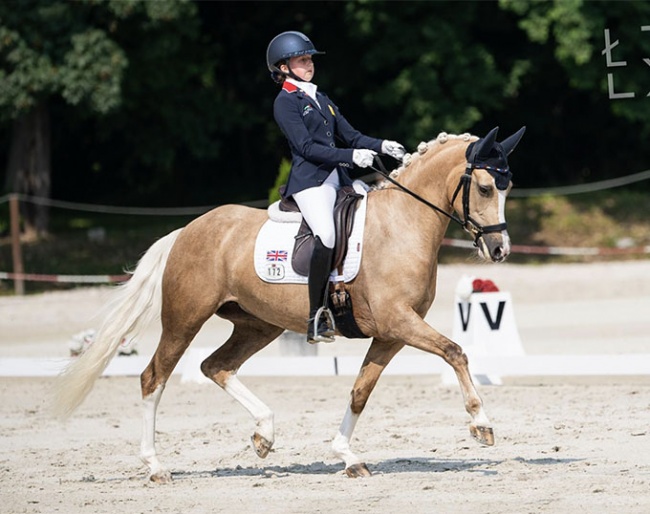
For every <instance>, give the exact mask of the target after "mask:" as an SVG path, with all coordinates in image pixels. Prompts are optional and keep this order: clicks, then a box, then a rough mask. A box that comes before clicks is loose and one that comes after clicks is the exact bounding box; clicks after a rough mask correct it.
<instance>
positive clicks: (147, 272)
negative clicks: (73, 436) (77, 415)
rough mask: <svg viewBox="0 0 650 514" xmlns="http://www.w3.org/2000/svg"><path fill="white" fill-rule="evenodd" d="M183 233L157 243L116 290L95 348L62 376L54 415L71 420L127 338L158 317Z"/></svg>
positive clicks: (58, 386) (54, 399)
mask: <svg viewBox="0 0 650 514" xmlns="http://www.w3.org/2000/svg"><path fill="white" fill-rule="evenodd" d="M181 230H182V229H178V230H175V231H174V232H171V233H170V234H167V235H166V236H165V237H163V238H161V239H159V240H158V241H156V242H155V243H154V244H153V245H152V246H151V247H150V248H149V250H147V252H146V253H145V254H144V255H143V256H142V258H141V259H140V262H138V265H137V267H136V269H135V272H134V273H133V275H132V277H131V278H130V280H129V281H128V282H125V283H124V284H121V285H120V286H118V287H117V288H116V291H115V293H114V297H113V299H112V300H111V301H110V302H109V304H108V305H107V306H106V313H107V314H106V316H105V319H104V322H103V324H102V326H101V327H100V329H99V330H98V331H97V335H96V337H95V341H94V342H93V344H92V346H90V348H88V350H87V351H86V352H84V353H83V355H81V357H79V358H78V359H76V360H74V361H73V362H71V363H70V364H69V365H68V366H67V367H66V368H65V370H63V371H62V372H61V375H60V376H59V378H58V381H57V384H56V386H55V390H54V398H53V403H52V411H53V413H54V415H56V416H57V417H60V418H67V417H68V416H70V414H72V412H73V411H74V410H75V409H76V408H77V407H78V406H79V405H80V404H81V403H82V402H83V400H84V399H85V398H86V396H87V395H88V393H90V391H91V390H92V388H93V385H94V383H95V380H97V378H99V376H100V375H101V374H102V373H103V372H104V370H105V369H106V366H108V363H109V362H110V361H111V359H112V358H113V357H114V356H115V353H116V352H117V350H118V347H119V346H120V343H121V342H122V339H123V338H124V337H127V336H130V337H137V335H138V334H139V333H140V332H141V331H142V330H143V329H144V328H145V327H146V326H147V325H148V324H149V323H150V322H151V321H153V319H154V318H155V317H157V316H160V309H161V306H162V287H161V285H162V276H163V272H164V270H165V264H166V263H167V258H168V257H169V252H170V251H171V248H172V246H174V242H175V241H176V238H177V237H178V234H179V233H180V231H181Z"/></svg>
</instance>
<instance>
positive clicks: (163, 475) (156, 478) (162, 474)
mask: <svg viewBox="0 0 650 514" xmlns="http://www.w3.org/2000/svg"><path fill="white" fill-rule="evenodd" d="M149 480H151V481H152V482H154V483H156V484H170V483H171V482H172V474H171V473H170V472H169V471H159V472H158V473H154V474H152V475H151V476H150V477H149Z"/></svg>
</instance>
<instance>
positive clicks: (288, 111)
mask: <svg viewBox="0 0 650 514" xmlns="http://www.w3.org/2000/svg"><path fill="white" fill-rule="evenodd" d="M321 53H324V52H319V51H317V50H316V48H315V47H314V45H313V43H312V42H311V41H310V40H309V38H308V37H307V36H305V35H304V34H302V33H300V32H294V31H290V32H283V33H282V34H279V35H278V36H276V37H275V38H273V40H272V41H271V42H270V43H269V46H268V48H267V50H266V64H267V66H268V68H269V71H270V72H271V76H272V77H273V79H274V80H275V82H277V83H278V84H281V85H282V89H281V90H280V92H279V93H278V96H277V98H276V99H275V103H274V105H273V114H274V117H275V120H276V122H277V123H278V125H279V126H280V129H281V130H282V132H283V133H284V135H285V136H286V138H287V139H288V140H289V147H290V148H291V156H292V164H291V172H290V173H289V179H288V181H287V185H286V189H285V192H284V195H285V197H287V198H288V197H289V196H293V198H294V200H295V201H296V203H297V204H298V207H299V208H300V211H301V212H302V215H303V218H304V219H305V221H306V222H307V224H308V225H309V228H311V230H312V232H313V234H314V238H315V241H316V244H315V247H314V251H313V254H312V256H311V261H310V268H309V287H308V289H309V318H310V319H309V322H308V325H307V341H309V342H310V343H316V342H321V341H322V342H331V341H334V330H333V327H330V326H329V324H328V323H327V322H326V321H325V320H324V319H323V318H320V319H315V317H316V313H317V311H318V310H319V309H320V308H321V307H323V306H324V303H325V293H326V291H327V285H328V281H329V274H330V272H331V266H332V255H333V248H334V237H335V234H334V216H333V211H334V202H335V200H336V192H337V190H338V189H339V188H340V187H342V186H345V185H350V184H352V180H351V179H350V176H349V175H348V172H347V168H351V167H352V166H353V165H356V166H359V167H360V168H366V167H368V166H370V165H371V164H372V162H373V159H374V156H375V155H376V154H377V153H384V154H387V155H390V156H392V157H394V158H396V159H401V158H402V157H403V156H404V147H403V146H402V145H400V144H399V143H396V142H395V141H387V140H381V139H375V138H372V137H368V136H365V135H363V134H361V133H360V132H359V131H358V130H356V129H354V128H353V127H352V125H350V123H349V122H348V121H347V120H346V119H345V118H344V117H343V115H342V114H341V112H340V111H339V108H338V107H337V106H336V104H334V102H332V100H330V99H329V97H328V96H327V95H325V94H324V93H322V92H320V91H317V86H316V84H313V83H312V79H313V78H314V63H313V61H312V55H314V54H321ZM339 142H341V143H343V144H344V145H345V146H343V147H338V146H337V143H339Z"/></svg>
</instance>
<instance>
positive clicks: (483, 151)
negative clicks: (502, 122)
mask: <svg viewBox="0 0 650 514" xmlns="http://www.w3.org/2000/svg"><path fill="white" fill-rule="evenodd" d="M497 132H499V127H494V128H493V129H492V130H490V132H488V134H487V136H485V137H484V138H483V139H482V140H481V141H479V142H478V144H479V147H478V148H477V149H476V153H475V155H476V156H478V157H483V158H485V157H487V156H488V155H490V150H492V147H493V146H494V142H495V141H496V139H497Z"/></svg>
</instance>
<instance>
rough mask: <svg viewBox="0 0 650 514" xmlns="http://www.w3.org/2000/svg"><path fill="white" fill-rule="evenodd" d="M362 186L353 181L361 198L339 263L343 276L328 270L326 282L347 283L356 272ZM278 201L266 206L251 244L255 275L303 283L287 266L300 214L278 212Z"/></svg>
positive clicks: (363, 216)
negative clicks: (345, 249) (265, 214)
mask: <svg viewBox="0 0 650 514" xmlns="http://www.w3.org/2000/svg"><path fill="white" fill-rule="evenodd" d="M361 184H362V183H361V182H359V181H355V183H354V184H353V185H354V190H355V191H356V192H357V193H359V194H361V195H363V198H362V199H361V200H360V201H359V204H358V205H359V206H358V209H357V214H356V216H355V217H354V226H353V227H352V233H351V234H350V237H349V239H348V253H347V256H346V257H345V262H344V263H343V275H342V277H339V276H338V275H337V272H336V270H334V271H332V275H331V277H330V280H337V281H340V280H341V279H342V280H343V281H344V282H349V281H351V280H352V279H354V277H356V276H357V273H359V266H360V265H361V253H362V250H363V231H364V227H365V224H366V203H367V200H368V197H367V193H366V190H365V188H364V187H363V185H361ZM278 204H279V202H275V203H274V204H272V205H270V206H269V209H268V210H269V219H268V220H267V221H266V222H265V223H264V225H262V228H261V229H260V231H259V233H258V234H257V239H256V241H255V253H254V259H255V272H256V273H257V276H259V277H260V278H261V279H262V280H264V281H265V282H272V283H276V284H306V283H307V277H304V276H302V275H299V274H297V273H296V272H295V271H294V270H293V268H292V267H291V257H292V255H293V247H294V245H295V242H296V241H295V237H296V234H297V233H298V228H300V223H301V222H302V215H301V214H300V213H297V212H296V213H287V212H283V211H280V209H279V208H278Z"/></svg>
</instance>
